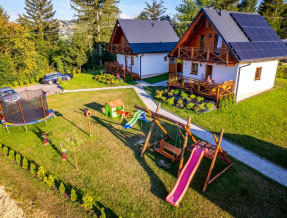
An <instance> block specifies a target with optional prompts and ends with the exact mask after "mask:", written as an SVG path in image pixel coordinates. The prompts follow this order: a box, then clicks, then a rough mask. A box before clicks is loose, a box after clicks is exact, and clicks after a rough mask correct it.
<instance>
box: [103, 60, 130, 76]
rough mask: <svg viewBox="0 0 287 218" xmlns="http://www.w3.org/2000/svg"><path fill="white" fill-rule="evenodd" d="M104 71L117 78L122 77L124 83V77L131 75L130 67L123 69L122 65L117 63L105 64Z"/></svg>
mask: <svg viewBox="0 0 287 218" xmlns="http://www.w3.org/2000/svg"><path fill="white" fill-rule="evenodd" d="M105 71H106V72H107V73H111V74H114V75H115V76H116V77H117V78H120V77H122V78H123V80H124V81H126V76H127V75H128V74H133V73H132V67H131V66H130V67H124V65H122V64H119V63H118V62H117V61H109V62H105Z"/></svg>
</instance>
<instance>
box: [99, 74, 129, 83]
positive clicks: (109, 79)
mask: <svg viewBox="0 0 287 218" xmlns="http://www.w3.org/2000/svg"><path fill="white" fill-rule="evenodd" d="M95 80H96V81H98V82H101V83H105V84H109V85H116V84H118V83H120V82H123V81H122V79H118V78H117V77H115V76H114V75H112V74H107V73H103V74H100V75H96V76H95Z"/></svg>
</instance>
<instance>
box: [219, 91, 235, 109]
mask: <svg viewBox="0 0 287 218" xmlns="http://www.w3.org/2000/svg"><path fill="white" fill-rule="evenodd" d="M233 104H235V95H234V94H232V95H228V96H224V97H222V98H221V100H220V101H219V104H218V108H219V109H223V108H228V107H230V106H231V105H233Z"/></svg>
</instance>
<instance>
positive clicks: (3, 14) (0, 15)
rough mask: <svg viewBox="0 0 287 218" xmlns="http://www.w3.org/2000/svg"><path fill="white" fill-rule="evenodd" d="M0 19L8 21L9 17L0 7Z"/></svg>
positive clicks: (0, 6)
mask: <svg viewBox="0 0 287 218" xmlns="http://www.w3.org/2000/svg"><path fill="white" fill-rule="evenodd" d="M0 17H1V18H3V19H7V20H9V15H8V14H7V12H6V11H5V10H4V8H3V6H2V5H0Z"/></svg>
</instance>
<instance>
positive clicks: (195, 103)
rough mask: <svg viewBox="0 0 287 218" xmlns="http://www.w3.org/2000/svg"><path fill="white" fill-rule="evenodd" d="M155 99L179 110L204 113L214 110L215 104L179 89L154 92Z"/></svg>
mask: <svg viewBox="0 0 287 218" xmlns="http://www.w3.org/2000/svg"><path fill="white" fill-rule="evenodd" d="M155 98H156V99H158V100H161V101H162V102H164V103H165V104H168V105H170V106H175V107H178V108H180V109H184V108H185V109H187V110H193V111H195V112H200V113H204V112H207V111H210V110H213V109H214V108H215V102H214V101H210V100H206V99H204V97H202V96H196V95H194V94H189V93H187V92H186V91H183V90H181V89H171V90H167V89H165V90H156V93H155Z"/></svg>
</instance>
